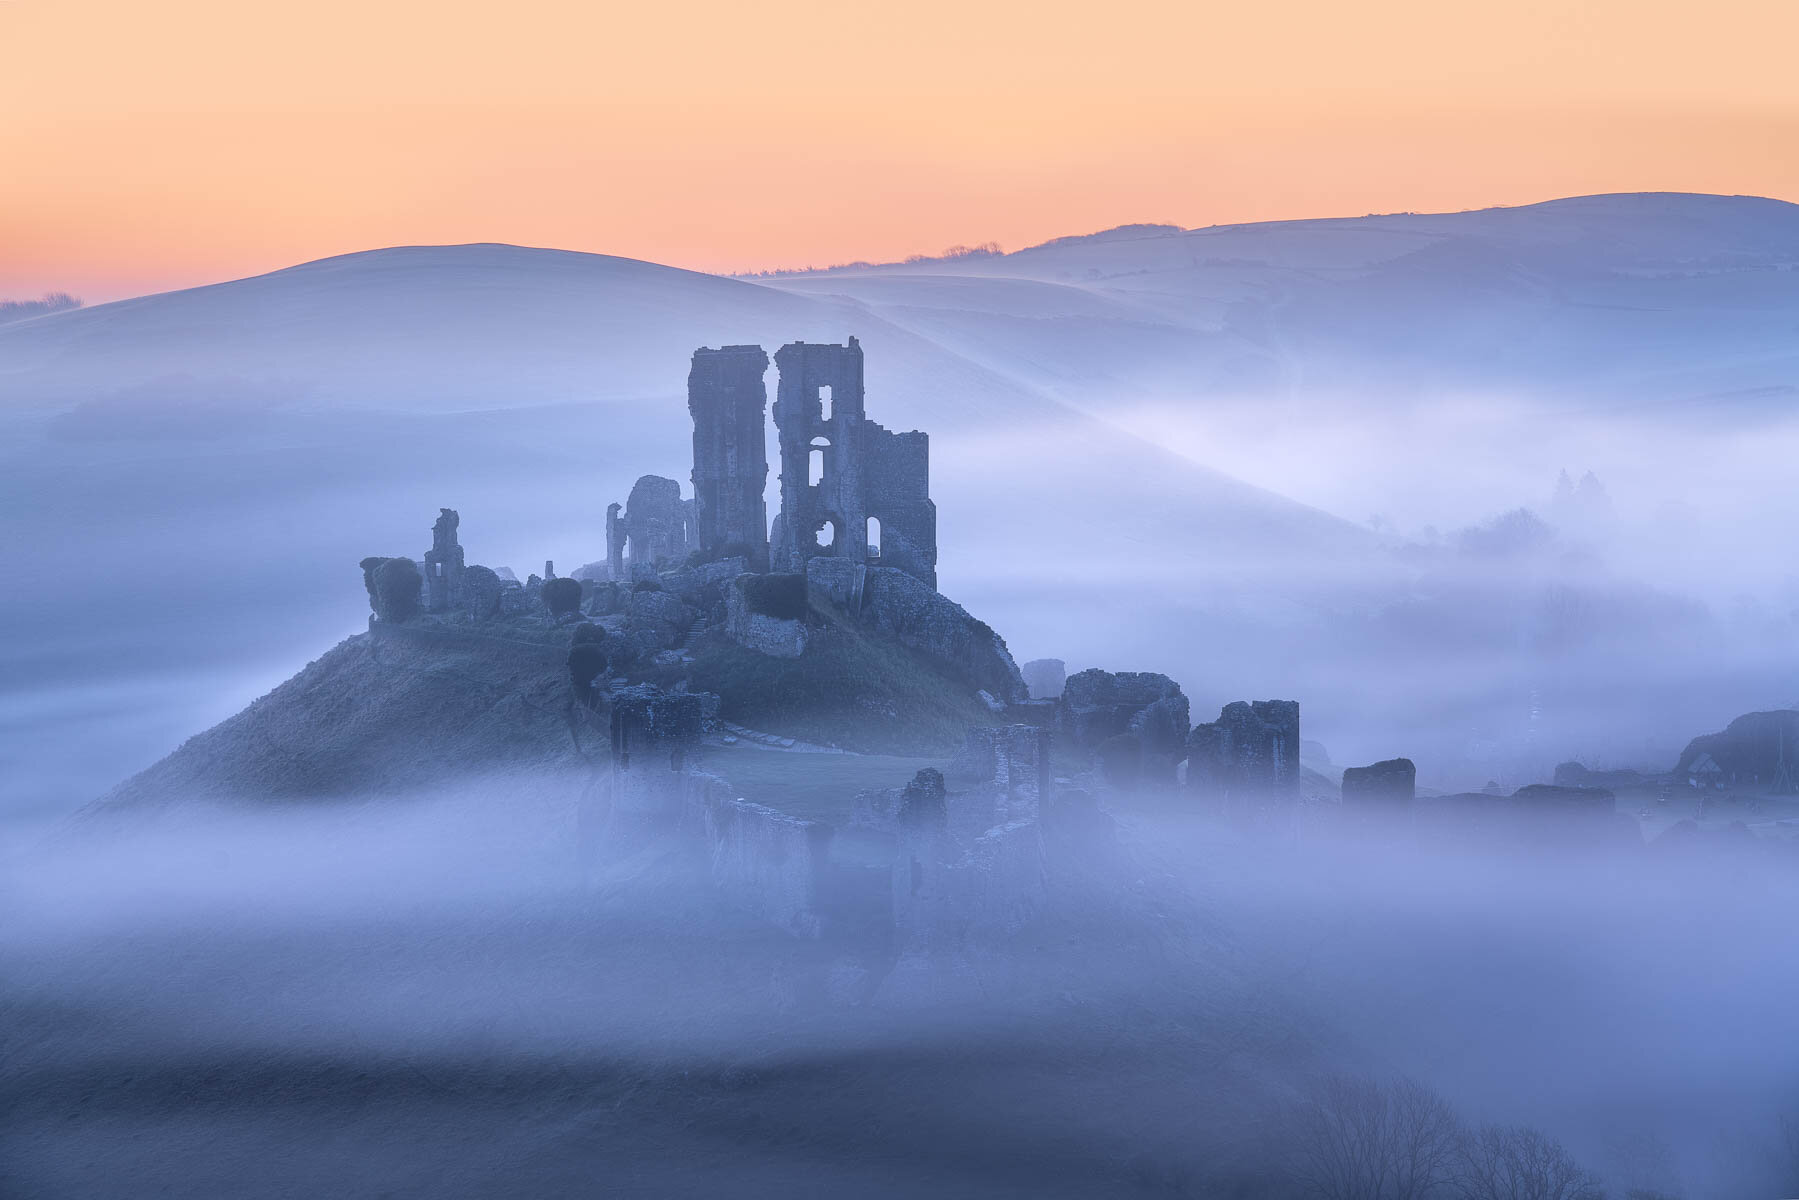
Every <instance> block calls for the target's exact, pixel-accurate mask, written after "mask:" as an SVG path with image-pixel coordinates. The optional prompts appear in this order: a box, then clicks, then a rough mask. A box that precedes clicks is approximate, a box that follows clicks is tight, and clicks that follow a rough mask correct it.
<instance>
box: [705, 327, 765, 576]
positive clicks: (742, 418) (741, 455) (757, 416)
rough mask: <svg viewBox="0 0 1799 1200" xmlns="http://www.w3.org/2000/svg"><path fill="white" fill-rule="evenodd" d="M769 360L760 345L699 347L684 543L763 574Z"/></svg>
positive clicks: (708, 555)
mask: <svg viewBox="0 0 1799 1200" xmlns="http://www.w3.org/2000/svg"><path fill="white" fill-rule="evenodd" d="M767 371H768V355H767V353H765V352H764V351H763V349H762V347H760V346H724V347H721V348H720V349H717V350H712V349H709V348H707V347H705V346H702V347H700V348H699V349H698V350H695V351H694V352H693V366H692V368H691V369H690V370H689V371H688V373H687V411H688V412H689V413H690V414H692V416H693V500H692V501H691V506H692V512H691V520H692V534H691V538H690V540H691V541H692V542H693V544H694V545H695V546H696V547H697V548H698V549H699V550H700V552H701V553H702V554H704V555H706V556H707V557H709V558H711V557H718V556H721V555H724V556H735V555H741V556H743V557H744V558H746V559H747V560H749V567H750V570H752V571H755V572H757V573H758V574H763V573H766V572H767V571H768V507H767V504H766V502H765V501H764V500H763V492H764V491H765V490H766V488H767V485H768V445H767V439H766V434H765V430H766V428H767V409H768V387H767V385H766V384H765V383H764V382H763V375H764V374H765V373H766V372H767Z"/></svg>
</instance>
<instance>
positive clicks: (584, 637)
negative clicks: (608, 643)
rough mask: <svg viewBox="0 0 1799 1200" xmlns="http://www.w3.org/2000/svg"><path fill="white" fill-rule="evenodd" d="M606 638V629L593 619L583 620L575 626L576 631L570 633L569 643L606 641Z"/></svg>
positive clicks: (575, 644) (574, 644) (573, 644)
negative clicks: (596, 623)
mask: <svg viewBox="0 0 1799 1200" xmlns="http://www.w3.org/2000/svg"><path fill="white" fill-rule="evenodd" d="M605 640H606V631H605V630H604V629H601V628H600V627H599V626H598V625H595V624H594V623H593V622H592V621H583V622H581V623H580V624H579V625H577V626H575V631H574V632H573V633H571V634H570V635H569V638H568V644H569V645H571V646H579V645H581V644H582V643H584V642H604V641H605Z"/></svg>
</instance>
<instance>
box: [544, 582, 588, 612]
mask: <svg viewBox="0 0 1799 1200" xmlns="http://www.w3.org/2000/svg"><path fill="white" fill-rule="evenodd" d="M543 606H544V607H545V608H547V609H549V610H550V615H551V616H552V617H557V618H561V617H566V616H570V615H572V614H574V613H578V612H580V611H581V582H580V580H577V579H570V578H569V577H568V576H566V575H559V576H557V577H556V578H555V579H551V580H547V581H545V583H544V585H543Z"/></svg>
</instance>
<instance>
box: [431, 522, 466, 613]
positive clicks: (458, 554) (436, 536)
mask: <svg viewBox="0 0 1799 1200" xmlns="http://www.w3.org/2000/svg"><path fill="white" fill-rule="evenodd" d="M461 523H462V518H461V517H460V516H458V515H457V512H456V510H455V509H453V508H444V509H439V510H438V515H437V523H436V524H435V525H433V526H432V527H431V549H429V550H427V551H425V607H426V609H427V610H428V611H430V612H448V611H449V610H450V609H451V608H453V607H455V606H456V605H458V604H460V603H461V601H462V571H463V566H464V563H463V557H462V547H461V546H460V545H459V544H458V543H457V541H456V528H457V526H458V525H460V524H461Z"/></svg>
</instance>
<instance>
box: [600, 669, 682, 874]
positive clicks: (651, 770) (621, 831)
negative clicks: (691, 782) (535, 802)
mask: <svg viewBox="0 0 1799 1200" xmlns="http://www.w3.org/2000/svg"><path fill="white" fill-rule="evenodd" d="M704 731H705V716H704V709H703V706H702V702H701V699H700V697H699V696H698V695H695V694H688V693H676V692H664V691H662V690H661V689H659V688H656V687H652V686H650V685H649V684H640V685H639V686H637V687H630V688H624V689H623V690H621V691H619V692H618V693H617V694H616V695H614V696H613V699H612V775H611V779H610V789H609V795H608V805H609V812H608V820H607V824H608V827H609V836H611V837H612V838H613V839H615V840H616V841H618V842H620V843H623V844H629V843H631V842H632V841H635V840H636V839H639V838H641V837H643V836H645V835H648V834H652V833H654V832H657V831H659V830H666V829H670V828H673V827H674V826H675V825H677V824H678V822H679V819H680V815H681V809H682V805H683V802H684V800H685V798H686V783H685V777H686V776H687V775H689V774H690V773H691V770H692V764H691V763H690V762H689V759H690V757H691V756H692V755H693V754H694V752H695V751H697V750H698V749H699V745H700V738H701V737H702V735H703V734H704Z"/></svg>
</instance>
